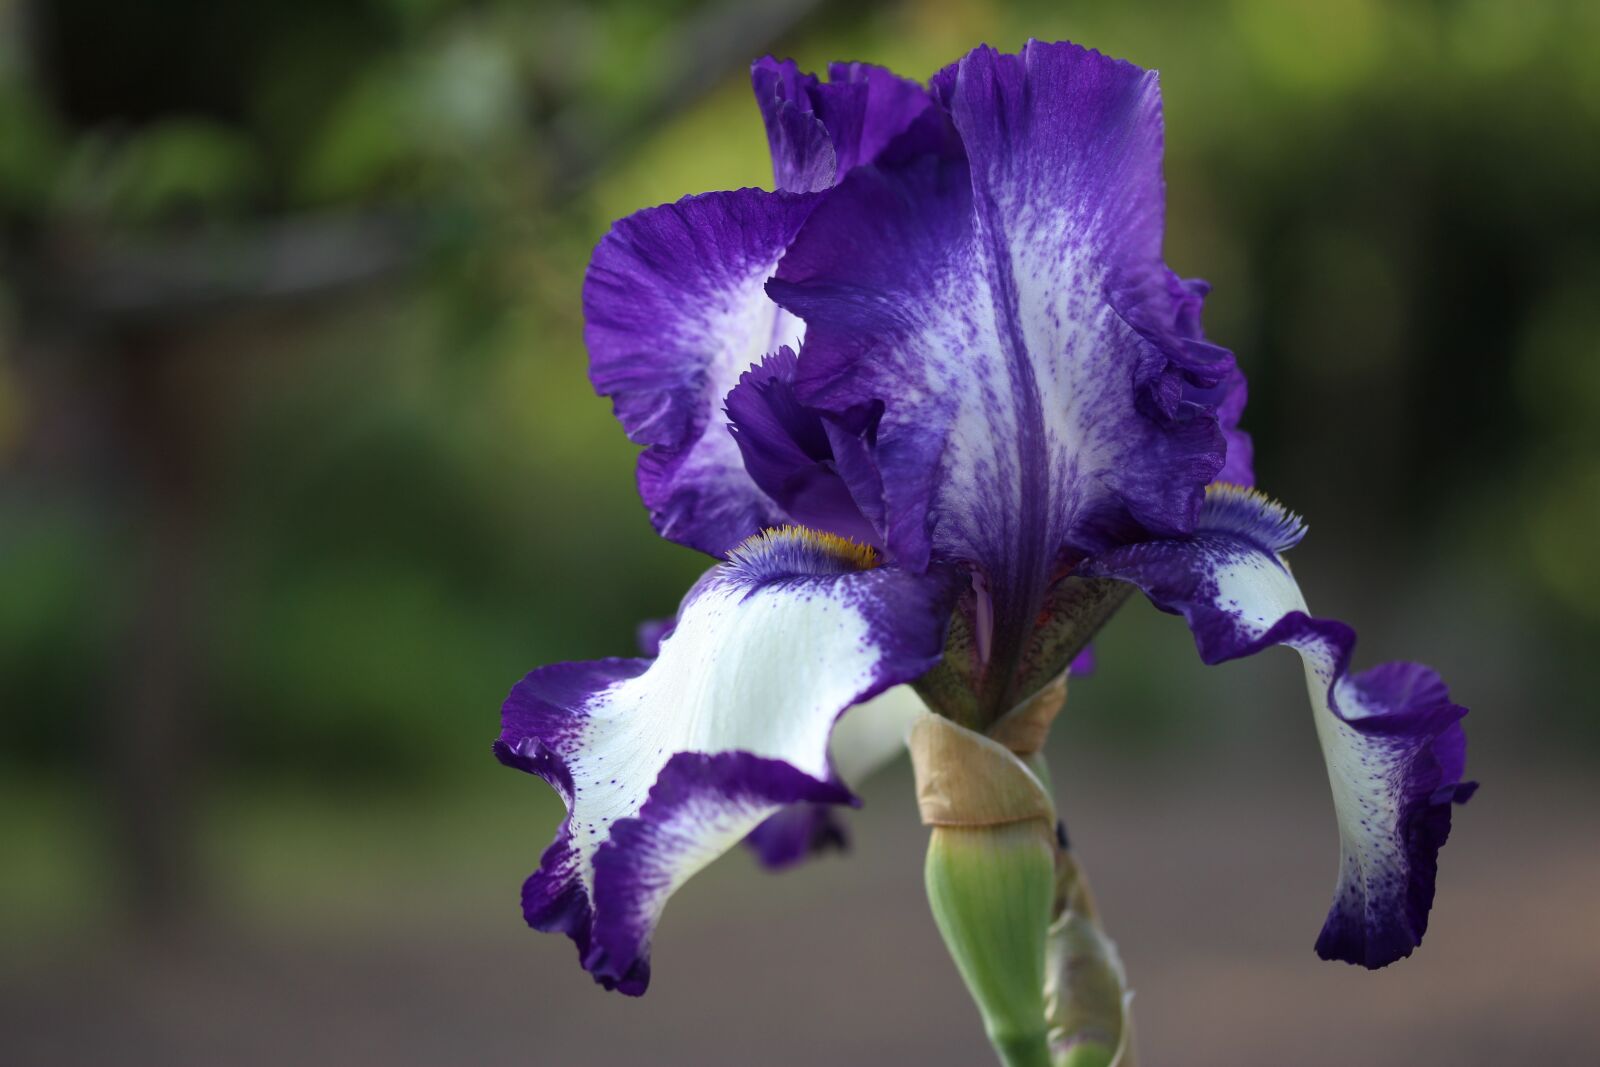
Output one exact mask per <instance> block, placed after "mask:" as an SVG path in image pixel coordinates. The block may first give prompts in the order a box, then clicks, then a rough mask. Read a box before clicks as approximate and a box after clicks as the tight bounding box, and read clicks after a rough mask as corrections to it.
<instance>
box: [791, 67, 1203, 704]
mask: <svg viewBox="0 0 1600 1067" xmlns="http://www.w3.org/2000/svg"><path fill="white" fill-rule="evenodd" d="M936 91H937V92H939V93H941V94H942V95H943V97H944V99H945V100H946V102H947V104H948V107H949V113H950V116H951V118H952V119H953V122H954V127H955V129H956V131H957V132H958V133H959V135H960V137H961V140H962V142H963V144H964V146H965V152H966V161H965V162H964V161H962V160H960V159H952V158H950V157H949V156H948V155H938V154H935V155H924V156H907V157H906V158H903V159H902V158H899V155H898V154H896V153H889V154H887V155H888V156H894V157H895V158H894V160H893V163H892V165H891V164H890V163H888V162H886V163H885V164H884V165H881V166H878V167H872V168H861V169H858V170H856V171H854V172H852V173H851V174H850V175H848V176H847V177H846V178H845V179H844V180H843V181H842V183H841V184H840V185H839V187H838V188H837V189H836V190H834V191H833V192H832V193H830V194H829V195H828V197H827V199H826V200H825V201H824V202H823V203H822V204H820V205H819V207H818V209H817V211H816V212H815V213H814V214H813V215H812V216H811V218H810V219H809V220H808V222H807V224H806V226H805V227H804V229H803V230H802V232H801V234H800V235H799V237H798V238H797V239H796V241H795V243H794V245H793V247H792V248H791V249H790V251H789V253H788V255H787V256H786V257H785V258H784V260H783V262H782V264H780V266H779V270H778V275H777V278H776V279H774V281H773V282H771V283H770V284H769V286H768V291H769V292H770V293H771V294H772V296H773V297H774V299H776V300H777V301H778V302H779V303H780V304H782V305H783V306H785V307H786V308H788V309H789V310H791V311H793V312H794V313H795V314H797V315H799V316H800V317H801V318H802V319H804V320H806V322H807V331H808V332H807V338H806V345H805V347H804V349H803V350H802V353H801V359H800V372H799V378H798V393H799V396H800V399H801V400H802V401H804V402H806V403H808V404H812V405H815V406H818V407H824V408H830V409H833V410H847V409H850V408H853V407H858V406H860V405H862V404H866V403H869V402H872V401H874V400H879V401H882V402H883V403H884V404H885V405H886V407H885V411H884V415H883V419H882V421H881V422H880V425H879V427H878V439H877V451H876V456H877V460H878V466H879V468H880V469H881V471H882V477H883V482H884V486H885V497H886V527H887V538H888V546H889V549H890V551H891V553H892V554H893V555H894V556H895V557H896V558H897V559H901V560H905V561H906V562H907V564H908V565H910V566H916V565H917V564H918V563H919V562H921V561H926V560H928V559H930V558H937V559H941V560H948V561H956V562H962V563H966V564H969V565H971V566H973V567H975V568H976V569H977V570H979V571H980V572H981V573H982V574H983V576H984V580H985V583H986V588H987V589H988V590H989V592H990V594H991V595H992V597H993V602H994V608H995V613H994V625H993V642H992V646H991V647H992V651H993V661H992V662H991V663H990V664H989V666H988V671H989V673H990V674H991V675H992V676H993V677H992V678H991V679H990V680H988V681H987V682H986V683H985V686H986V689H987V690H988V691H989V693H990V701H989V702H990V703H993V704H994V705H995V706H994V707H992V708H991V709H990V711H991V713H998V712H999V711H1003V710H1005V708H1004V707H1003V706H1000V705H1002V704H1003V703H1004V701H1005V700H1006V699H1010V698H1013V697H1016V696H1018V695H1019V694H1015V693H1011V692H1010V691H1009V686H1008V683H1007V682H1006V679H1007V678H1008V677H1009V674H1010V672H1011V669H1012V663H1013V661H1014V660H1015V659H1016V658H1017V657H1018V656H1020V655H1021V654H1022V649H1023V647H1024V645H1025V644H1026V642H1027V634H1028V631H1029V629H1030V628H1031V627H1032V625H1033V621H1034V619H1035V617H1036V616H1037V613H1038V610H1039V607H1040V606H1041V604H1042V603H1043V601H1044V598H1045V596H1046V595H1047V591H1048V590H1049V588H1050V586H1051V583H1052V581H1053V580H1054V578H1055V577H1056V576H1057V575H1058V574H1059V573H1060V569H1061V567H1062V566H1063V564H1070V563H1075V562H1076V561H1077V559H1079V558H1081V557H1082V556H1083V555H1085V554H1088V553H1091V552H1094V551H1098V550H1101V549H1104V548H1106V547H1109V546H1110V545H1113V544H1117V543H1121V542H1124V541H1127V540H1129V539H1137V538H1140V537H1144V536H1148V535H1149V534H1151V533H1155V534H1158V535H1180V534H1183V533H1186V532H1187V531H1188V530H1189V529H1190V527H1191V526H1192V524H1193V521H1194V517H1195V514H1196V513H1197V510H1198V507H1199V504H1200V500H1201V498H1202V495H1203V492H1204V487H1205V485H1206V484H1207V483H1208V482H1210V481H1211V480H1212V478H1213V477H1214V476H1215V475H1216V473H1217V471H1218V470H1219V469H1221V467H1222V464H1223V451H1224V440H1223V436H1222V433H1221V431H1220V429H1219V428H1218V420H1217V418H1216V414H1215V411H1214V410H1212V409H1211V408H1209V407H1208V406H1206V405H1205V404H1201V403H1198V402H1195V401H1192V400H1190V399H1189V398H1187V397H1186V396H1185V391H1186V390H1187V389H1191V388H1212V387H1214V386H1215V385H1216V384H1217V383H1218V382H1220V381H1221V380H1222V379H1223V378H1224V377H1225V376H1226V375H1227V374H1228V373H1229V372H1230V371H1231V369H1232V360H1231V357H1230V356H1228V354H1227V353H1226V352H1225V351H1224V350H1221V349H1215V348H1213V347H1211V346H1205V345H1203V344H1199V343H1195V342H1194V341H1193V339H1192V338H1185V337H1183V336H1181V334H1180V332H1179V330H1178V329H1177V327H1176V323H1177V321H1178V319H1179V317H1180V315H1181V313H1182V310H1183V308H1182V304H1183V302H1184V301H1185V300H1187V299H1188V293H1187V292H1186V291H1180V292H1173V291H1172V290H1171V289H1170V288H1169V286H1168V285H1167V278H1168V272H1166V269H1165V267H1164V266H1163V265H1162V263H1161V257H1160V243H1161V228H1162V182H1161V118H1160V97H1159V93H1158V91H1157V87H1156V80H1155V76H1154V74H1152V73H1150V72H1147V71H1143V70H1140V69H1139V68H1137V67H1134V66H1132V65H1130V64H1127V63H1120V62H1116V61H1113V60H1110V59H1107V58H1105V57H1104V56H1101V55H1099V54H1098V53H1095V52H1090V51H1086V50H1084V49H1081V48H1078V47H1076V46H1073V45H1065V44H1062V45H1046V44H1039V43H1037V42H1033V43H1030V44H1029V45H1028V47H1027V48H1026V50H1025V51H1024V52H1023V54H1022V55H1021V56H1008V55H999V54H997V53H995V52H993V51H992V50H989V49H979V50H977V51H975V52H973V53H972V54H970V55H969V56H967V57H966V58H965V59H964V60H962V62H961V64H960V66H959V68H958V69H957V70H956V71H955V72H953V73H951V74H946V75H941V77H940V78H939V79H936ZM886 158H887V156H886ZM1163 302H1164V303H1163ZM1157 325H1159V328H1157ZM1065 666H1066V664H1065V663H1063V664H1059V665H1056V669H1057V670H1058V671H1059V669H1060V668H1062V667H1065ZM1020 695H1026V694H1020Z"/></svg>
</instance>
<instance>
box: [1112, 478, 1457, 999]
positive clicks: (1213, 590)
mask: <svg viewBox="0 0 1600 1067" xmlns="http://www.w3.org/2000/svg"><path fill="white" fill-rule="evenodd" d="M1303 533H1304V528H1303V527H1302V525H1301V523H1300V521H1299V519H1298V518H1296V517H1295V516H1293V515H1291V514H1289V513H1288V512H1286V511H1285V510H1284V509H1283V508H1282V506H1280V505H1278V504H1275V503H1273V502H1271V501H1270V500H1268V499H1267V498H1266V497H1263V496H1261V495H1260V494H1258V493H1256V492H1254V491H1253V490H1249V489H1244V488H1241V487H1237V486H1226V485H1219V486H1214V487H1212V489H1211V490H1210V491H1209V492H1208V493H1207V496H1206V504H1205V507H1204V509H1203V510H1202V512H1201V515H1200V520H1199V522H1198V524H1197V525H1196V527H1195V532H1194V535H1193V536H1192V537H1190V538H1187V539H1183V540H1164V541H1151V542H1148V543H1145V544H1139V545H1130V546H1126V547H1122V548H1117V549H1113V550H1111V551H1110V552H1107V553H1105V554H1104V555H1101V556H1099V557H1096V558H1094V559H1092V560H1090V561H1088V562H1087V563H1086V564H1084V565H1083V567H1082V568H1081V573H1083V574H1085V575H1087V576H1091V577H1097V578H1116V579H1120V580H1123V581H1127V582H1132V583H1133V584H1135V585H1137V586H1139V587H1140V588H1141V589H1143V590H1144V591H1145V593H1146V594H1147V595H1148V596H1149V597H1150V599H1151V601H1152V602H1154V603H1155V605H1156V606H1157V607H1159V608H1161V609H1162V610H1163V611H1169V612H1173V613H1175V614H1180V615H1182V616H1183V617H1184V618H1185V619H1186V620H1187V621H1188V623H1189V626H1190V628H1191V629H1193V631H1194V636H1195V644H1196V645H1197V646H1198V647H1199V650H1200V657H1201V658H1202V659H1203V660H1205V661H1206V662H1207V663H1221V662H1223V661H1225V660H1230V659H1237V658H1238V657H1240V656H1248V655H1253V654H1254V653H1256V652H1259V651H1260V650H1262V649H1264V648H1268V647H1271V646H1273V645H1287V646H1288V647H1290V648H1293V649H1294V650H1295V651H1297V652H1299V653H1300V657H1301V659H1302V660H1303V661H1304V663H1305V672H1306V683H1307V687H1308V688H1309V690H1310V694H1311V706H1312V710H1313V713H1314V719H1315V722H1316V728H1317V739H1318V741H1319V742H1320V743H1321V745H1322V753H1323V756H1324V758H1325V759H1326V761H1327V765H1328V779H1329V781H1330V783H1331V784H1332V787H1333V802H1334V810H1335V812H1336V814H1337V816H1338V821H1339V840H1340V844H1341V848H1340V852H1341V855H1340V860H1339V878H1338V883H1337V886H1336V888H1335V891H1334V899H1333V907H1332V908H1331V910H1330V911H1329V912H1328V918H1327V922H1326V923H1325V924H1324V926H1323V928H1322V934H1321V936H1320V937H1319V938H1318V939H1317V952H1318V954H1319V955H1321V956H1322V957H1323V958H1324V959H1339V960H1345V961H1347V962H1349V963H1359V964H1362V965H1364V966H1367V967H1373V968H1376V967H1382V966H1384V965H1385V964H1389V963H1392V962H1394V961H1395V960H1397V959H1400V958H1402V957H1405V956H1409V955H1410V954H1411V951H1412V949H1414V948H1415V947H1416V946H1417V945H1419V944H1421V942H1422V935H1423V934H1424V933H1425V932H1426V931H1427V928H1428V911H1429V909H1430V908H1431V907H1432V904H1433V888H1434V874H1435V870H1436V867H1437V860H1438V854H1439V849H1440V848H1441V847H1442V846H1443V845H1444V843H1445V839H1446V838H1447V837H1448V836H1449V834H1450V806H1451V804H1452V803H1460V802H1463V801H1465V800H1466V799H1467V798H1468V797H1469V796H1471V795H1472V791H1473V790H1474V789H1475V788H1476V786H1475V784H1473V783H1464V782H1462V780H1461V776H1462V772H1463V771H1464V770H1465V763H1466V737H1465V735H1464V734H1463V732H1462V729H1461V717H1462V716H1463V715H1465V714H1466V709H1465V708H1462V707H1460V706H1458V705H1456V704H1454V703H1452V702H1451V700H1450V694H1449V691H1448V690H1447V689H1446V688H1445V685H1444V683H1443V682H1442V681H1441V680H1440V679H1439V676H1438V675H1437V674H1435V673H1434V672H1433V671H1431V670H1429V669H1428V668H1426V667H1422V666H1419V665H1417V664H1415V663H1386V664H1383V665H1382V666H1379V667H1374V668H1372V669H1370V670H1367V671H1363V672H1362V673H1360V674H1354V675H1353V674H1351V673H1350V659H1351V653H1352V650H1353V649H1354V647H1355V640H1356V636H1355V632H1354V631H1353V630H1351V629H1350V627H1348V626H1346V625H1345V624H1344V623H1342V622H1335V621H1333V620H1331V619H1319V618H1314V617H1312V616H1311V615H1310V614H1308V613H1307V609H1306V603H1305V599H1304V598H1303V597H1302V596H1301V593H1300V588H1299V586H1298V585H1297V584H1296V583H1295V580H1294V578H1293V577H1292V576H1291V575H1290V573H1289V568H1288V566H1287V564H1285V563H1284V561H1283V555H1282V554H1283V553H1284V552H1285V551H1287V550H1288V549H1289V548H1291V547H1293V546H1294V545H1295V544H1297V543H1298V542H1299V540H1300V538H1301V536H1302V535H1303Z"/></svg>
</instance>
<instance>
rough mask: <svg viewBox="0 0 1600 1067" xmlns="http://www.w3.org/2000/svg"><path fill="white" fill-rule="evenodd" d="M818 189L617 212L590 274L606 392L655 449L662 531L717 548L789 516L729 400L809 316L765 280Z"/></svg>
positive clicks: (600, 380)
mask: <svg viewBox="0 0 1600 1067" xmlns="http://www.w3.org/2000/svg"><path fill="white" fill-rule="evenodd" d="M810 209H811V200H810V199H809V198H806V197H795V196H790V195H788V194H780V193H768V192H763V191H762V190H759V189H740V190H738V191H736V192H728V193H708V194H706V195H704V196H692V197H687V198H685V199H683V200H680V201H678V202H677V203H675V204H666V205H663V206H661V207H656V208H650V209H648V210H645V211H640V212H638V213H636V214H634V215H630V216H629V217H627V218H625V219H623V220H621V221H620V222H618V223H617V224H616V225H615V226H614V227H612V229H611V232H610V233H608V234H607V235H606V236H605V238H604V239H603V240H602V241H601V242H600V245H599V247H598V248H596V249H595V253H594V259H593V260H592V262H591V263H590V265H589V273H588V275H587V277H586V278H585V279H584V286H583V306H584V316H585V319H586V325H585V329H584V339H585V341H586V342H587V343H588V347H589V376H590V379H591V380H592V381H593V383H594V387H595V391H596V392H598V393H600V394H601V395H602V396H608V397H610V398H611V400H612V404H613V406H614V408H615V411H616V414H617V418H618V419H619V420H621V422H622V425H623V428H624V429H626V430H627V432H628V437H629V438H630V439H631V440H633V441H635V442H637V443H638V444H642V445H644V446H646V447H645V451H644V453H643V454H642V455H641V456H640V457H639V471H638V477H639V494H640V496H641V497H642V498H643V499H644V503H645V506H646V507H648V508H649V509H650V517H651V521H652V522H654V524H655V527H656V529H657V530H658V531H659V532H660V533H661V535H662V536H663V537H666V538H668V539H670V540H673V541H677V542H678V543H680V544H684V545H688V546H690V547H692V548H698V549H700V550H701V551H703V552H707V553H710V554H712V555H716V556H720V555H722V554H723V553H724V552H726V551H727V550H728V549H729V548H731V547H732V546H733V545H735V544H737V543H738V542H739V541H740V540H742V539H743V538H745V537H748V536H750V535H751V534H753V533H755V532H756V531H757V530H759V529H761V528H762V527H763V526H767V525H771V524H772V523H774V522H776V521H779V520H780V519H781V516H780V515H779V514H778V512H777V511H776V509H775V508H774V507H773V505H772V503H771V502H770V501H768V500H767V499H766V498H765V497H764V496H763V495H762V493H761V491H760V490H759V489H757V488H756V486H755V484H754V483H753V482H751V481H750V478H749V476H748V475H746V474H745V471H744V465H743V463H742V461H741V459H740V456H739V450H738V448H736V447H735V446H734V443H733V440H732V439H731V438H730V437H729V435H728V432H727V427H726V426H725V425H724V423H723V420H722V418H721V411H720V409H721V406H722V399H723V397H724V396H726V395H727V393H728V390H729V389H731V388H733V385H734V383H735V382H737V381H738V380H739V375H740V374H742V373H743V372H744V371H745V370H746V369H747V368H748V367H749V366H750V365H751V364H752V363H753V362H756V361H758V360H760V358H761V357H762V355H763V354H764V353H766V352H770V351H773V350H775V349H777V348H778V347H779V346H781V345H784V344H794V343H798V340H799V338H800V335H801V333H802V331H803V326H802V325H801V324H800V322H799V321H798V320H796V319H795V318H793V317H792V316H790V315H788V314H787V313H786V312H783V311H782V310H780V309H779V308H777V307H776V306H775V305H774V304H772V302H771V301H770V300H768V299H767V297H766V295H765V293H764V292H763V291H762V285H763V283H764V282H765V281H766V280H767V278H768V277H769V276H771V274H772V272H773V270H774V268H775V267H776V266H777V263H778V259H779V257H781V256H782V255H783V252H784V250H785V249H786V248H787V247H788V246H789V242H790V241H791V240H792V239H793V237H794V235H795V233H796V232H797V231H798V230H799V227H800V224H801V222H802V221H803V220H804V219H805V217H806V215H807V213H808V212H809V211H810Z"/></svg>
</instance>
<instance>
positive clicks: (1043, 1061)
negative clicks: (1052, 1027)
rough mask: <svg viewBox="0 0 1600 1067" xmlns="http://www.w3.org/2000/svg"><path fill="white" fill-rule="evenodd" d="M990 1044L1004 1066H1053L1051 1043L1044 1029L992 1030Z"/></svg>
mask: <svg viewBox="0 0 1600 1067" xmlns="http://www.w3.org/2000/svg"><path fill="white" fill-rule="evenodd" d="M989 1044H991V1045H993V1046H994V1051H995V1054H996V1055H998V1056H999V1057H1000V1062H1001V1063H1002V1064H1004V1067H1051V1065H1050V1043H1049V1041H1048V1039H1047V1038H1046V1035H1045V1032H1044V1031H1043V1030H1040V1031H1039V1032H1037V1033H1033V1034H1000V1033H995V1032H993V1031H990V1033H989Z"/></svg>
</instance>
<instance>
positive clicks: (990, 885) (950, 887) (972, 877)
mask: <svg viewBox="0 0 1600 1067" xmlns="http://www.w3.org/2000/svg"><path fill="white" fill-rule="evenodd" d="M910 742H911V745H910V747H911V757H912V763H913V765H914V766H915V768H916V772H917V804H918V807H919V809H920V810H921V812H922V820H923V822H924V823H926V824H927V825H929V826H930V827H932V833H931V836H930V839H929V842H928V862H927V867H926V876H927V886H928V902H929V904H930V905H931V907H932V909H933V918H934V921H935V922H936V923H937V924H938V926H939V932H940V933H941V934H942V935H944V942H945V946H946V947H947V948H948V949H949V950H950V956H951V958H952V959H953V960H954V961H955V964H956V968H957V969H958V970H959V971H960V972H961V977H962V978H963V979H965V981H966V983H967V989H968V991H969V992H970V993H971V994H972V999H973V1001H974V1002H975V1003H976V1004H977V1006H978V1011H979V1013H980V1014H981V1015H982V1016H983V1023H984V1029H985V1030H986V1031H987V1032H988V1035H989V1040H990V1042H991V1043H992V1044H993V1045H994V1048H995V1051H996V1052H997V1053H998V1054H999V1056H1000V1060H1001V1062H1002V1063H1004V1064H1006V1065H1007V1067H1050V1042H1049V1021H1048V1019H1047V1017H1046V1015H1045V997H1044V987H1045V978H1046V962H1047V957H1048V947H1047V946H1048V941H1049V930H1050V922H1051V919H1052V918H1053V916H1054V915H1055V911H1056V898H1057V877H1056V874H1057V871H1056V843H1055V836H1054V831H1053V829H1052V828H1053V827H1054V825H1055V806H1054V804H1052V803H1051V800H1050V796H1049V794H1048V793H1047V792H1046V791H1045V790H1044V788H1043V786H1042V785H1041V783H1040V782H1039V780H1038V778H1037V777H1036V776H1035V775H1034V774H1033V772H1032V771H1030V770H1029V769H1028V766H1027V765H1026V764H1025V763H1023V761H1022V760H1021V759H1019V758H1018V757H1017V756H1016V755H1015V754H1014V753H1013V752H1011V751H1010V750H1009V749H1007V748H1006V747H1005V746H1003V745H1001V744H999V743H997V742H996V741H994V740H992V739H990V738H987V737H984V736H983V735H981V734H978V733H974V732H973V731H971V730H968V729H965V728H964V727H961V726H958V725H956V724H955V723H952V722H950V721H949V720H948V719H941V718H937V717H935V716H931V715H930V716H927V717H926V718H923V719H920V720H918V722H917V724H916V725H915V726H914V727H913V728H912V732H911V738H910Z"/></svg>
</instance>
